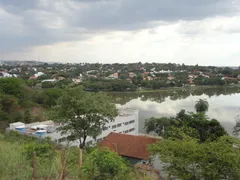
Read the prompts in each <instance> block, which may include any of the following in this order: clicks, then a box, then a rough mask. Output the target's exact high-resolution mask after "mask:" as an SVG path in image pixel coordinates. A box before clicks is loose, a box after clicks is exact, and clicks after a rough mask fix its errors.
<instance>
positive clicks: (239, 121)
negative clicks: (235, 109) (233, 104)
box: [233, 114, 240, 136]
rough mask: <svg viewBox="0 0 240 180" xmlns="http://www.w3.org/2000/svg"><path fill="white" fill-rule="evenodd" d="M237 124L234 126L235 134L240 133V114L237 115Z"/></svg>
mask: <svg viewBox="0 0 240 180" xmlns="http://www.w3.org/2000/svg"><path fill="white" fill-rule="evenodd" d="M235 119H236V125H235V126H234V127H233V135H234V136H239V133H240V114H239V115H237V116H236V118H235Z"/></svg>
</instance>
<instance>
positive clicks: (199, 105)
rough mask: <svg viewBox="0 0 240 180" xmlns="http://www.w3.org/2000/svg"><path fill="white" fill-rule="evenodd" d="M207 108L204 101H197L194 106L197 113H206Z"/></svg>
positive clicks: (207, 105) (206, 103)
mask: <svg viewBox="0 0 240 180" xmlns="http://www.w3.org/2000/svg"><path fill="white" fill-rule="evenodd" d="M208 107H209V104H208V102H207V100H206V99H199V100H198V101H197V102H196V104H195V106H194V108H195V110H196V112H197V113H201V112H206V111H208Z"/></svg>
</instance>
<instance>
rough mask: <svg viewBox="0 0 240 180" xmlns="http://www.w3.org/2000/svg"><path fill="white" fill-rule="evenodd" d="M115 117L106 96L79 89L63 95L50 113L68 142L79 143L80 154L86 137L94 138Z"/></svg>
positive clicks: (113, 107) (114, 111) (115, 112)
mask: <svg viewBox="0 0 240 180" xmlns="http://www.w3.org/2000/svg"><path fill="white" fill-rule="evenodd" d="M115 116H117V109H116V106H115V104H114V103H112V102H111V100H110V98H109V97H108V96H106V95H105V94H102V93H89V92H84V91H83V90H82V89H81V88H75V89H69V90H67V91H66V92H65V93H63V95H62V96H61V97H60V98H59V99H58V100H57V105H56V106H54V107H53V113H52V118H53V119H54V120H55V121H57V122H60V123H61V127H60V128H59V130H60V131H61V133H62V134H65V135H67V138H68V140H69V141H75V140H78V141H79V148H80V152H82V149H83V148H84V147H85V141H86V138H87V136H90V137H93V138H96V137H97V136H98V135H99V134H100V133H101V130H102V127H103V126H104V125H105V124H106V123H107V122H109V121H113V119H114V117H115ZM80 161H81V160H80ZM80 165H81V162H80Z"/></svg>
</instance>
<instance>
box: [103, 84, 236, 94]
mask: <svg viewBox="0 0 240 180" xmlns="http://www.w3.org/2000/svg"><path fill="white" fill-rule="evenodd" d="M237 87H239V88H240V84H235V85H223V86H215V85H213V86H210V85H206V86H194V87H176V88H174V87H171V88H164V89H141V90H136V91H105V92H106V93H149V92H172V91H192V90H204V89H211V88H237Z"/></svg>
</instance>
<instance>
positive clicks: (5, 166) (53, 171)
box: [0, 134, 79, 180]
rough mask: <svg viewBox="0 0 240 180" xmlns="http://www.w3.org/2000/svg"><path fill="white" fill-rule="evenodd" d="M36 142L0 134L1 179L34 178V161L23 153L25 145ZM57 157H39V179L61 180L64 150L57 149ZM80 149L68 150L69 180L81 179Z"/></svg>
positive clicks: (26, 179) (67, 168) (24, 179)
mask: <svg viewBox="0 0 240 180" xmlns="http://www.w3.org/2000/svg"><path fill="white" fill-rule="evenodd" d="M34 141H35V140H25V139H22V138H21V137H19V140H18V141H15V139H14V138H9V137H6V135H3V134H0V159H1V161H0V179H2V180H9V179H11V180H28V179H31V177H32V170H33V169H32V159H30V160H28V159H27V158H26V157H25V156H24V154H23V153H22V152H23V148H24V145H26V144H27V143H33V142H34ZM35 143H36V142H35ZM56 152H57V155H56V157H54V158H53V159H51V160H41V159H40V158H38V157H37V163H36V164H37V168H36V169H37V179H44V180H45V179H48V180H52V179H60V178H61V170H62V169H61V168H62V159H61V155H62V150H60V149H56ZM78 152H79V150H78V148H68V149H66V159H67V167H66V170H67V178H66V179H72V180H75V179H76V180H77V179H79V166H78V161H77V160H78Z"/></svg>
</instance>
